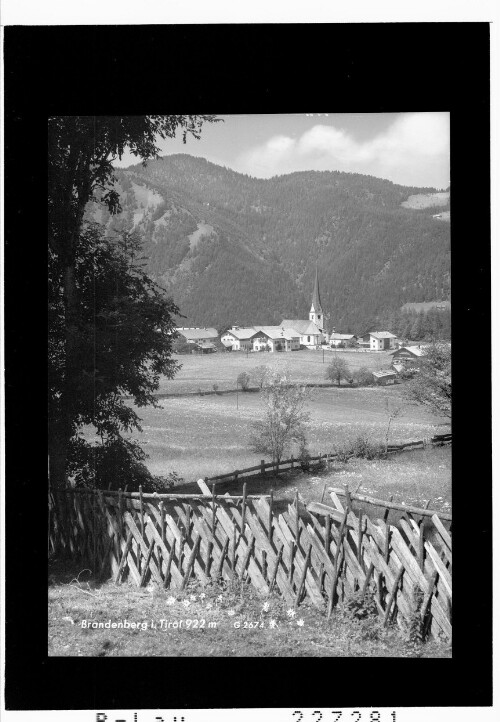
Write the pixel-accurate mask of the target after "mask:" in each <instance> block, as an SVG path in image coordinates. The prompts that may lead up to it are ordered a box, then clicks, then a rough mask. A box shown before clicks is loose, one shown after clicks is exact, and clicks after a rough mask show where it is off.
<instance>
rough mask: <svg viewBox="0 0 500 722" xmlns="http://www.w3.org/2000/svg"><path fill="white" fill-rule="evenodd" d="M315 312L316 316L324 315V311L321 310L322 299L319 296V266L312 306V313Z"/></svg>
mask: <svg viewBox="0 0 500 722" xmlns="http://www.w3.org/2000/svg"><path fill="white" fill-rule="evenodd" d="M313 312H315V313H316V314H318V313H320V314H323V309H322V308H321V298H320V295H319V281H318V264H316V278H315V279H314V291H313V297H312V304H311V313H313Z"/></svg>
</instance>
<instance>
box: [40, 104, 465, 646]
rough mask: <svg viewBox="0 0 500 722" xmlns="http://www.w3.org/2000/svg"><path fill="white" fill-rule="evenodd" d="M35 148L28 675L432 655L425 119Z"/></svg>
mask: <svg viewBox="0 0 500 722" xmlns="http://www.w3.org/2000/svg"><path fill="white" fill-rule="evenodd" d="M48 139H49V146H48V158H49V294H50V297H49V396H50V400H49V479H50V493H49V512H50V515H49V525H50V537H49V597H48V598H49V618H48V623H49V637H48V649H49V655H55V656H70V657H71V656H91V657H93V656H100V657H104V656H148V657H151V656H172V657H178V656H181V657H186V656H196V657H199V656H207V657H214V656H221V657H231V656H234V657H241V656H243V657H252V656H256V657H282V656H294V657H297V656H306V657H311V656H317V657H325V656H332V657H346V656H347V657H351V656H353V657H359V656H367V657H370V656H373V657H418V658H421V657H450V656H451V654H452V646H451V645H452V494H451V444H452V434H451V399H452V391H451V389H452V379H451V307H450V306H451V304H450V284H451V273H450V194H451V189H450V130H449V114H448V113H437V112H406V113H333V114H332V113H310V114H308V113H305V114H304V113H296V114H245V115H220V116H218V115H190V116H182V115H180V116H171V115H165V116H65V117H50V118H49V119H48Z"/></svg>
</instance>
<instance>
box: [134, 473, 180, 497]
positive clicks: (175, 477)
mask: <svg viewBox="0 0 500 722" xmlns="http://www.w3.org/2000/svg"><path fill="white" fill-rule="evenodd" d="M183 481H184V479H183V477H182V476H179V474H178V473H177V472H176V471H170V472H169V473H168V474H167V476H151V479H149V480H148V481H147V482H146V483H145V484H144V485H143V487H142V490H143V491H144V492H147V493H148V494H153V493H154V492H156V493H157V494H168V492H169V490H170V489H172V487H174V486H176V485H177V484H182V482H183Z"/></svg>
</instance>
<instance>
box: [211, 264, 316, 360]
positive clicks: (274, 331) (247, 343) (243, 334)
mask: <svg viewBox="0 0 500 722" xmlns="http://www.w3.org/2000/svg"><path fill="white" fill-rule="evenodd" d="M328 340H329V334H328V332H327V330H326V327H325V314H324V312H323V308H322V306H321V297H320V294H319V280H318V268H317V267H316V278H315V281H314V290H313V297H312V303H311V310H310V312H309V320H308V321H303V320H300V319H283V321H282V322H281V323H280V325H279V326H249V327H246V328H240V327H239V326H233V327H232V328H231V329H228V330H227V331H226V332H225V333H224V334H222V336H221V342H222V343H223V344H224V346H226V348H230V349H232V350H233V351H246V352H252V351H298V350H299V349H300V347H301V346H306V347H308V348H317V347H318V346H320V345H321V344H323V343H328Z"/></svg>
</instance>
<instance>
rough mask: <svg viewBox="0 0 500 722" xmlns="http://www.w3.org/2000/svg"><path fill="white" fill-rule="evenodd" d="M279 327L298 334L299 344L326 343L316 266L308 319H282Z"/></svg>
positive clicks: (327, 337)
mask: <svg viewBox="0 0 500 722" xmlns="http://www.w3.org/2000/svg"><path fill="white" fill-rule="evenodd" d="M281 327H282V328H284V329H285V331H288V332H291V333H294V334H295V335H298V336H300V345H301V346H308V347H310V348H314V347H316V346H320V345H321V344H322V343H328V341H329V334H328V331H327V329H326V325H325V314H324V312H323V307H322V305H321V296H320V294H319V279H318V267H317V266H316V277H315V279H314V290H313V297H312V303H311V310H310V311H309V320H308V321H301V320H294V319H283V321H282V322H281Z"/></svg>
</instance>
